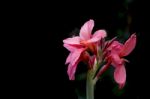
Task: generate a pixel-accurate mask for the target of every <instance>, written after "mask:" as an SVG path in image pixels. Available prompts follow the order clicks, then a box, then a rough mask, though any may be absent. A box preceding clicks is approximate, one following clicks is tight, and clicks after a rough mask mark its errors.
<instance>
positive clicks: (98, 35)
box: [88, 30, 107, 42]
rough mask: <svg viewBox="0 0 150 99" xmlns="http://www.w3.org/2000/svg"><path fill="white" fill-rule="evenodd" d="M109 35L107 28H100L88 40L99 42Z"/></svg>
mask: <svg viewBox="0 0 150 99" xmlns="http://www.w3.org/2000/svg"><path fill="white" fill-rule="evenodd" d="M106 36H107V33H106V31H105V30H98V31H96V32H95V33H94V34H93V36H92V38H91V39H90V40H88V42H98V41H99V40H100V39H101V38H104V37H106Z"/></svg>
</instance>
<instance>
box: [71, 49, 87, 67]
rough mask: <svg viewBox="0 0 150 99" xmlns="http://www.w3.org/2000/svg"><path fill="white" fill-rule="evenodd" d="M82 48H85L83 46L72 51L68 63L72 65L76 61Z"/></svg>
mask: <svg viewBox="0 0 150 99" xmlns="http://www.w3.org/2000/svg"><path fill="white" fill-rule="evenodd" d="M84 50H85V49H84V48H81V49H77V50H75V51H74V52H72V55H71V60H70V63H71V64H72V65H74V64H75V63H76V62H77V61H78V59H79V58H80V56H81V54H82V52H83V51H84Z"/></svg>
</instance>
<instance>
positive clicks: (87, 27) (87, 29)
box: [80, 20, 94, 40]
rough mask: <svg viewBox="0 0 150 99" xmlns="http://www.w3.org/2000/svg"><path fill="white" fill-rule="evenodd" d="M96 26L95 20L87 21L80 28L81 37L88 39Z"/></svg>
mask: <svg viewBox="0 0 150 99" xmlns="http://www.w3.org/2000/svg"><path fill="white" fill-rule="evenodd" d="M93 27H94V21H93V20H89V21H87V22H86V23H85V24H84V25H83V26H82V27H81V29H80V38H81V39H82V40H88V39H90V37H91V32H92V29H93Z"/></svg>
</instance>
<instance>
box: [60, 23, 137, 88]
mask: <svg viewBox="0 0 150 99" xmlns="http://www.w3.org/2000/svg"><path fill="white" fill-rule="evenodd" d="M93 27H94V21H93V20H89V21H87V22H86V23H85V24H84V25H83V26H82V27H81V29H80V33H79V36H75V37H71V38H67V39H64V40H63V42H64V47H65V48H66V49H68V50H69V51H70V54H69V55H68V57H67V59H66V64H69V65H68V70H67V73H68V75H69V79H70V80H74V79H75V72H76V69H77V65H78V63H79V62H81V61H83V62H85V63H87V64H88V69H89V70H92V71H93V72H94V73H95V74H94V75H96V76H94V78H95V79H98V78H99V77H101V75H102V74H103V73H104V72H105V71H106V70H107V69H108V68H109V67H110V66H113V67H114V80H115V81H116V83H118V84H119V87H120V88H122V87H123V86H124V85H125V82H126V70H125V66H124V64H125V62H128V61H127V60H126V59H124V58H123V57H124V56H127V55H129V54H130V53H131V52H132V50H133V49H134V48H135V45H136V35H135V34H132V35H131V36H130V38H129V39H128V40H127V41H126V42H125V43H124V44H122V43H120V42H118V41H117V40H116V38H113V39H112V40H108V41H105V38H106V36H107V33H106V31H105V30H97V31H96V32H95V33H93V34H92V30H93ZM102 63H103V66H102V65H101V64H102ZM99 68H100V69H99ZM94 78H93V79H94Z"/></svg>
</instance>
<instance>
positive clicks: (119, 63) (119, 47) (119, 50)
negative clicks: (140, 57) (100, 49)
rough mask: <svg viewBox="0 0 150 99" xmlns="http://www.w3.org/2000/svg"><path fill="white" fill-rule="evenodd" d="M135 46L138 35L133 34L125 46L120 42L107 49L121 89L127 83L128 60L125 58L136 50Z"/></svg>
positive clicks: (115, 42) (108, 58) (108, 57)
mask: <svg viewBox="0 0 150 99" xmlns="http://www.w3.org/2000/svg"><path fill="white" fill-rule="evenodd" d="M135 45H136V35H135V34H132V35H131V37H130V38H129V39H128V40H127V41H126V42H125V44H124V45H123V44H121V43H119V42H118V41H114V42H113V43H112V44H111V45H110V46H109V47H108V48H107V51H109V52H110V53H109V54H108V56H107V60H108V61H111V64H112V65H113V66H114V67H115V71H114V79H115V81H116V82H117V83H118V84H119V88H122V87H123V86H124V85H125V81H126V70H125V66H124V62H125V61H126V60H125V59H124V58H123V57H124V56H127V55H129V54H130V53H131V52H132V50H133V49H134V48H135Z"/></svg>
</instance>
